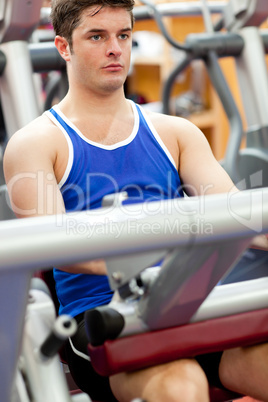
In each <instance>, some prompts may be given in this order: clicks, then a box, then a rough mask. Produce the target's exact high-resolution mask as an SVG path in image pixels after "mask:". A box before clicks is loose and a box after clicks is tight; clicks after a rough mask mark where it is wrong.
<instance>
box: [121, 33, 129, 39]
mask: <svg viewBox="0 0 268 402" xmlns="http://www.w3.org/2000/svg"><path fill="white" fill-rule="evenodd" d="M127 38H128V35H127V34H121V35H120V39H123V40H125V39H127Z"/></svg>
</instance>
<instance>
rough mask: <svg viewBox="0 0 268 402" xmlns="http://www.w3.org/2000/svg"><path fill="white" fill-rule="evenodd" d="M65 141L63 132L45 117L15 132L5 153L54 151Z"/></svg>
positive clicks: (38, 118)
mask: <svg viewBox="0 0 268 402" xmlns="http://www.w3.org/2000/svg"><path fill="white" fill-rule="evenodd" d="M61 141H64V138H63V136H62V134H61V130H60V129H59V128H58V127H57V126H55V124H53V123H52V121H51V120H50V119H49V118H48V117H47V116H45V115H42V116H39V117H37V118H36V119H35V120H33V121H31V122H30V123H28V124H27V125H26V126H24V127H22V128H21V129H19V130H18V131H17V132H15V133H14V134H13V135H12V137H11V138H10V140H9V141H8V144H7V147H6V151H5V153H10V152H11V151H12V150H13V151H15V152H16V151H17V150H20V151H23V152H27V153H28V152H29V153H31V152H32V151H33V150H35V151H37V150H38V149H40V150H43V151H45V150H51V151H52V150H53V149H55V148H57V147H58V145H59V143H60V142H61Z"/></svg>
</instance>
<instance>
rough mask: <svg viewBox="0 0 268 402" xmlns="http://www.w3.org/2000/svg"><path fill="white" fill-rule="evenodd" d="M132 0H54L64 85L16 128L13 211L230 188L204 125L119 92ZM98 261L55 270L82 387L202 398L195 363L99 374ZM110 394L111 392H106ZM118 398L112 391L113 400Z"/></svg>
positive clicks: (101, 277) (49, 210)
mask: <svg viewBox="0 0 268 402" xmlns="http://www.w3.org/2000/svg"><path fill="white" fill-rule="evenodd" d="M133 3H134V2H133V0H79V1H78V0H54V2H53V3H52V23H53V26H54V29H55V33H56V37H55V45H56V47H57V49H58V51H59V53H60V55H61V56H62V57H63V59H64V60H65V61H66V64H67V72H68V79H69V91H68V93H67V95H66V97H65V98H64V99H63V100H62V101H61V102H60V103H59V104H58V105H57V106H55V107H53V109H51V110H50V111H48V112H46V113H44V114H43V115H42V116H40V117H39V118H38V119H36V120H35V121H33V122H31V123H30V124H29V125H27V126H26V127H24V128H23V129H21V130H20V131H19V132H18V133H15V134H14V136H13V137H12V138H11V140H10V142H9V144H8V146H7V149H6V153H5V160H4V165H5V177H6V182H7V185H8V188H9V194H10V198H11V201H12V205H13V209H14V211H15V213H16V214H17V216H18V217H27V216H28V217H29V216H36V215H46V214H63V213H65V212H69V211H77V210H85V209H93V208H99V207H100V206H101V201H102V199H103V197H104V196H105V195H106V194H110V193H114V192H118V191H122V190H126V189H127V191H128V195H129V202H135V201H138V202H141V201H143V202H147V201H151V200H153V199H164V198H169V197H181V196H182V195H183V194H182V191H181V189H182V183H184V189H185V191H186V192H187V193H188V195H190V196H191V195H201V194H209V193H220V192H222V193H223V192H228V191H235V189H234V185H233V183H232V181H231V180H230V178H229V177H228V175H227V174H226V172H225V171H224V170H223V169H222V168H221V166H220V165H219V164H218V163H217V161H216V160H215V158H214V157H213V154H212V152H211V150H210V147H209V145H208V143H207V141H206V139H205V137H204V135H203V134H202V133H201V132H200V130H199V129H198V128H197V127H195V126H194V125H193V124H191V123H190V122H188V121H187V120H184V119H181V118H178V117H171V116H165V115H161V114H155V113H148V114H145V112H144V111H143V110H142V109H141V108H140V107H139V106H138V105H136V104H134V103H133V102H130V101H129V100H127V99H126V98H125V96H124V90H123V84H124V82H125V80H126V77H127V74H128V69H129V65H130V54H131V46H132V27H133V15H132V8H133V5H134V4H133ZM105 275H106V268H105V263H104V261H102V260H98V261H89V262H84V263H77V264H75V265H72V266H66V267H60V268H58V269H55V271H54V276H55V281H56V289H57V294H58V298H59V301H60V313H68V314H71V315H72V316H74V317H76V319H77V321H78V323H79V329H78V332H77V334H76V335H75V336H74V337H73V338H72V340H70V343H69V344H68V345H67V354H68V362H69V366H70V369H71V372H72V374H73V376H74V378H75V380H76V381H77V384H78V386H80V387H81V389H83V390H85V391H86V392H88V393H89V394H90V396H91V397H92V398H93V399H98V400H102V401H105V400H106V401H112V400H113V399H114V396H115V398H116V399H117V400H119V401H130V400H131V399H132V398H135V397H141V398H143V399H146V400H147V401H152V402H158V401H164V402H168V401H187V402H190V401H194V402H198V401H200V402H201V401H208V400H209V394H208V382H207V378H206V376H205V374H204V371H203V370H202V368H201V366H200V365H199V364H198V363H197V361H196V360H195V359H183V360H179V361H174V362H170V363H167V364H164V365H160V366H156V367H151V368H148V369H145V370H141V371H139V372H134V373H122V374H118V375H115V376H113V377H111V378H110V379H105V378H102V377H100V376H98V375H97V374H96V373H95V372H94V370H93V369H92V367H91V365H90V362H89V358H88V356H87V352H86V345H87V338H86V333H85V330H84V321H83V314H84V312H85V311H86V310H87V309H90V308H93V307H95V306H97V305H101V304H107V303H109V301H110V300H111V297H112V292H111V290H110V288H109V285H108V280H107V277H106V276H105ZM110 387H111V389H112V392H111V389H110ZM113 395H114V396H113Z"/></svg>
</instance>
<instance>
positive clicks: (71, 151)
mask: <svg viewBox="0 0 268 402" xmlns="http://www.w3.org/2000/svg"><path fill="white" fill-rule="evenodd" d="M44 114H45V115H46V116H47V117H48V118H49V119H50V120H51V121H52V122H53V123H54V124H55V125H56V126H57V127H59V129H60V130H61V132H62V133H63V135H64V137H65V138H66V140H67V144H68V150H69V155H68V162H67V166H66V169H65V172H64V174H63V176H62V178H61V180H60V182H59V183H58V187H59V188H61V187H62V186H63V184H64V183H65V182H66V180H67V178H68V176H69V174H70V172H71V169H72V167H73V161H74V148H73V143H72V141H71V138H70V136H69V135H68V134H67V132H66V130H65V128H64V127H63V126H62V125H61V123H60V122H59V121H58V120H57V119H56V117H55V116H54V115H53V114H52V113H51V112H50V111H49V110H47V111H46V112H45V113H44Z"/></svg>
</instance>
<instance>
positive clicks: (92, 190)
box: [46, 101, 183, 316]
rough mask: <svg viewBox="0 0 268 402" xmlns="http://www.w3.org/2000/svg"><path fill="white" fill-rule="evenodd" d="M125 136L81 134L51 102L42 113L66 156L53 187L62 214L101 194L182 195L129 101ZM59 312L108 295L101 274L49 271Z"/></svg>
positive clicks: (93, 204) (170, 164)
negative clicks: (109, 138)
mask: <svg viewBox="0 0 268 402" xmlns="http://www.w3.org/2000/svg"><path fill="white" fill-rule="evenodd" d="M130 102H131V105H132V109H133V113H134V127H133V130H132V133H131V134H130V136H129V137H128V138H127V139H125V140H123V141H121V142H118V143H116V144H113V145H103V144H99V143H96V142H93V141H91V140H89V139H88V138H86V137H85V136H84V135H83V134H82V133H81V132H80V131H79V130H78V128H77V127H75V125H74V124H73V123H72V122H70V121H69V120H68V119H67V118H66V116H64V114H63V113H62V112H61V111H60V109H59V107H58V106H57V105H56V106H54V107H53V108H52V109H50V110H49V111H47V112H46V115H47V116H48V117H49V118H50V119H51V120H52V121H53V122H54V123H55V124H56V125H57V126H58V127H59V128H60V129H61V131H62V132H63V134H64V136H65V137H66V140H67V142H68V147H69V160H68V164H67V168H66V171H65V173H64V175H63V178H62V179H61V181H60V183H59V188H60V191H61V193H62V197H63V200H64V203H65V208H66V211H67V212H73V211H81V210H88V209H95V208H99V207H101V203H102V199H103V197H104V196H105V195H107V194H113V193H117V192H121V191H126V192H127V193H128V199H127V200H126V201H125V202H126V203H134V202H145V201H146V202H148V201H156V200H163V199H168V198H175V197H182V196H183V191H182V189H181V181H180V177H179V174H178V172H177V169H176V165H175V163H174V160H173V158H172V156H171V154H170V152H169V151H168V149H167V148H166V146H165V144H164V143H163V141H162V140H161V138H160V136H159V135H158V133H157V132H156V130H155V128H154V126H153V125H152V123H151V121H150V120H149V119H148V117H147V116H146V113H145V112H144V110H142V108H141V107H140V106H138V105H137V104H135V103H133V102H132V101H130ZM54 278H55V282H56V290H57V295H58V298H59V302H60V310H59V313H60V314H70V315H71V316H76V315H78V314H80V313H82V312H84V311H86V310H88V309H90V308H94V307H96V306H98V305H103V304H108V303H109V302H110V300H111V298H112V295H113V292H112V291H111V289H110V287H109V283H108V279H107V277H106V276H103V275H86V274H70V273H67V272H64V271H61V270H58V269H54Z"/></svg>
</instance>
